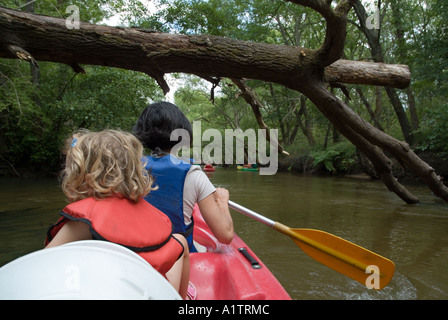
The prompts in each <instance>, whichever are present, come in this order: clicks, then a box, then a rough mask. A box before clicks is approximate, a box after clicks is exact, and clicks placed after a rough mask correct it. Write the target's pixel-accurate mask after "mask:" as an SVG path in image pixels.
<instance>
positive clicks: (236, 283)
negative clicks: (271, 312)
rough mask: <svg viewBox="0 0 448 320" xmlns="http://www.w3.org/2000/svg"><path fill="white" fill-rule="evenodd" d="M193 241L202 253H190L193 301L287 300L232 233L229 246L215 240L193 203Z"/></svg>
mask: <svg viewBox="0 0 448 320" xmlns="http://www.w3.org/2000/svg"><path fill="white" fill-rule="evenodd" d="M193 216H194V240H195V241H196V242H197V243H199V244H200V245H202V246H204V247H205V248H206V252H195V253H191V254H190V282H191V283H193V284H194V286H195V287H196V290H197V297H196V299H197V300H290V299H291V297H290V296H289V295H288V293H287V292H286V290H285V289H284V288H283V287H282V285H281V284H280V283H279V282H278V280H277V279H276V278H275V277H274V275H273V274H272V273H271V272H270V271H269V269H268V268H267V267H266V266H265V265H264V264H263V262H262V261H261V260H260V259H259V258H258V257H257V256H256V255H255V253H253V251H252V250H251V249H250V248H249V247H248V246H247V245H246V243H244V241H243V240H241V238H240V237H238V236H237V235H236V234H235V235H234V237H233V240H232V242H231V243H230V244H229V245H224V244H221V243H219V242H218V241H217V240H216V238H215V237H214V236H213V234H212V232H211V231H210V229H209V228H208V226H207V224H206V223H205V221H204V219H203V218H202V215H201V213H200V212H199V208H198V206H197V205H196V207H195V210H194V213H193Z"/></svg>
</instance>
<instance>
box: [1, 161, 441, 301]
mask: <svg viewBox="0 0 448 320" xmlns="http://www.w3.org/2000/svg"><path fill="white" fill-rule="evenodd" d="M210 179H211V180H212V182H213V183H214V184H215V185H216V186H221V187H225V188H227V189H229V191H230V195H231V199H232V200H233V201H234V202H237V203H239V204H241V205H243V206H245V207H248V208H250V209H252V210H254V211H256V212H258V213H260V214H262V215H265V216H267V217H269V218H270V219H272V220H276V221H279V222H282V223H283V224H285V225H287V226H289V227H295V228H313V229H319V230H324V231H327V232H329V233H332V234H334V235H337V236H340V237H342V238H344V239H346V240H349V241H352V242H354V243H356V244H358V245H361V246H363V247H365V248H367V249H369V250H371V251H373V252H376V253H378V254H380V255H382V256H385V257H387V258H389V259H391V260H392V261H394V262H395V264H396V268H397V270H396V272H395V276H394V278H393V279H392V281H391V282H390V284H389V285H388V286H387V287H386V288H384V289H383V290H380V291H375V290H369V289H367V288H366V287H365V286H364V285H361V284H358V283H357V282H355V281H353V280H351V279H349V278H347V277H345V276H343V275H340V274H339V273H337V272H335V271H333V270H331V269H329V268H327V267H325V266H323V265H321V264H320V263H318V262H316V261H315V260H313V259H311V258H310V257H308V256H307V255H306V254H305V253H304V252H303V251H302V250H301V249H300V248H298V247H297V246H296V245H295V244H294V242H293V241H291V240H290V239H289V238H288V237H287V236H284V235H282V234H280V233H278V232H276V231H274V230H272V229H270V228H269V227H266V226H265V225H263V224H261V223H259V222H256V221H254V220H252V219H250V218H248V217H246V216H244V215H242V214H240V213H237V212H234V211H232V216H233V219H234V223H235V230H236V232H237V233H238V234H239V235H240V237H241V238H242V239H243V240H244V241H245V242H246V243H247V244H248V246H250V247H251V248H252V250H253V251H254V252H255V253H256V254H257V255H258V256H259V258H260V259H262V260H263V262H264V263H265V264H266V265H267V266H268V267H269V268H270V269H271V271H272V272H273V273H274V274H275V276H276V277H277V278H278V279H279V281H280V282H281V283H282V284H283V286H284V287H285V289H286V290H287V291H288V292H289V294H290V295H291V297H292V298H293V299H337V300H344V299H384V300H386V299H406V300H408V299H419V300H425V299H448V272H447V270H446V266H447V265H448V204H446V203H445V202H444V201H442V200H440V199H439V198H437V197H435V196H434V195H433V194H432V193H431V192H430V191H429V190H428V189H427V188H426V187H425V186H422V185H412V186H408V187H409V189H410V190H412V192H414V193H415V194H416V195H417V196H418V197H420V199H421V201H422V202H421V204H418V205H407V204H405V203H404V202H403V201H402V200H400V199H399V198H398V197H397V196H396V195H395V194H393V193H390V192H389V191H388V190H387V189H386V187H385V186H384V185H383V184H382V183H381V182H378V181H371V180H360V179H353V178H341V177H337V178H334V177H311V176H301V175H294V174H289V173H277V174H275V175H273V176H260V175H258V173H255V172H237V171H236V170H235V169H227V168H217V170H216V172H215V173H212V174H210ZM65 205H66V202H65V198H64V196H63V194H62V192H61V191H60V188H59V186H58V182H57V181H56V180H53V179H29V180H21V179H0V239H1V240H0V266H2V265H4V264H5V263H7V262H9V261H11V260H13V259H15V258H17V257H19V256H21V255H24V254H27V253H29V252H32V251H35V250H38V249H41V248H42V244H43V240H44V238H45V233H46V230H47V228H48V226H49V225H50V224H52V223H53V222H54V221H55V220H56V219H57V217H58V212H59V210H60V209H61V208H62V207H64V206H65Z"/></svg>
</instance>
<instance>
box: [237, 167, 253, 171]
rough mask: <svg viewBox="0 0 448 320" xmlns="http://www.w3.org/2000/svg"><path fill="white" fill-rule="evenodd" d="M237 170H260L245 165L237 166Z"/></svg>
mask: <svg viewBox="0 0 448 320" xmlns="http://www.w3.org/2000/svg"><path fill="white" fill-rule="evenodd" d="M236 170H238V171H258V168H246V167H243V166H237V167H236Z"/></svg>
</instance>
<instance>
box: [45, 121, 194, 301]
mask: <svg viewBox="0 0 448 320" xmlns="http://www.w3.org/2000/svg"><path fill="white" fill-rule="evenodd" d="M142 152H143V146H142V144H141V143H140V142H139V140H138V139H136V138H135V137H134V136H133V135H132V134H130V133H125V132H122V131H117V130H104V131H101V132H89V131H82V132H78V133H75V134H74V135H73V137H72V138H71V139H69V140H67V143H66V147H65V155H66V163H65V168H64V170H63V171H62V177H63V181H62V189H63V191H64V194H65V195H66V196H67V198H68V200H69V202H70V204H69V205H67V206H66V207H65V208H64V209H63V210H62V211H61V212H60V215H61V217H60V219H59V220H58V222H57V223H56V224H54V225H53V226H51V227H50V229H49V231H48V235H47V239H46V241H45V244H46V247H47V248H49V247H54V246H58V245H61V244H64V243H68V242H72V241H78V240H91V239H96V240H105V241H110V242H114V243H117V244H120V245H123V246H125V247H127V248H129V249H131V250H133V251H135V252H137V253H138V254H139V255H140V256H141V257H143V258H144V259H145V260H146V261H147V262H148V263H150V264H151V265H152V266H153V267H154V268H155V269H156V270H157V271H159V272H160V273H161V274H162V275H164V276H165V277H166V278H167V279H168V281H169V282H170V283H171V284H172V285H173V286H174V287H175V288H176V289H177V290H178V292H179V294H180V295H181V297H182V298H184V299H185V297H186V292H187V288H188V282H189V273H190V266H189V252H188V245H187V242H186V240H185V238H184V237H183V236H182V235H180V234H172V225H171V222H170V220H169V218H168V217H167V216H166V215H165V214H163V213H162V212H161V211H159V210H158V209H157V208H155V207H154V206H152V205H151V204H149V203H148V202H147V201H145V200H144V199H143V197H144V196H145V195H147V194H148V193H149V192H150V191H151V190H153V187H152V184H153V179H152V177H151V176H150V175H149V174H148V173H147V171H146V170H145V168H144V163H142V161H141V159H142Z"/></svg>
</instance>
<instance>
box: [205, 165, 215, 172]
mask: <svg viewBox="0 0 448 320" xmlns="http://www.w3.org/2000/svg"><path fill="white" fill-rule="evenodd" d="M204 171H205V172H215V167H214V166H212V165H211V164H206V165H205V166H204Z"/></svg>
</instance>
